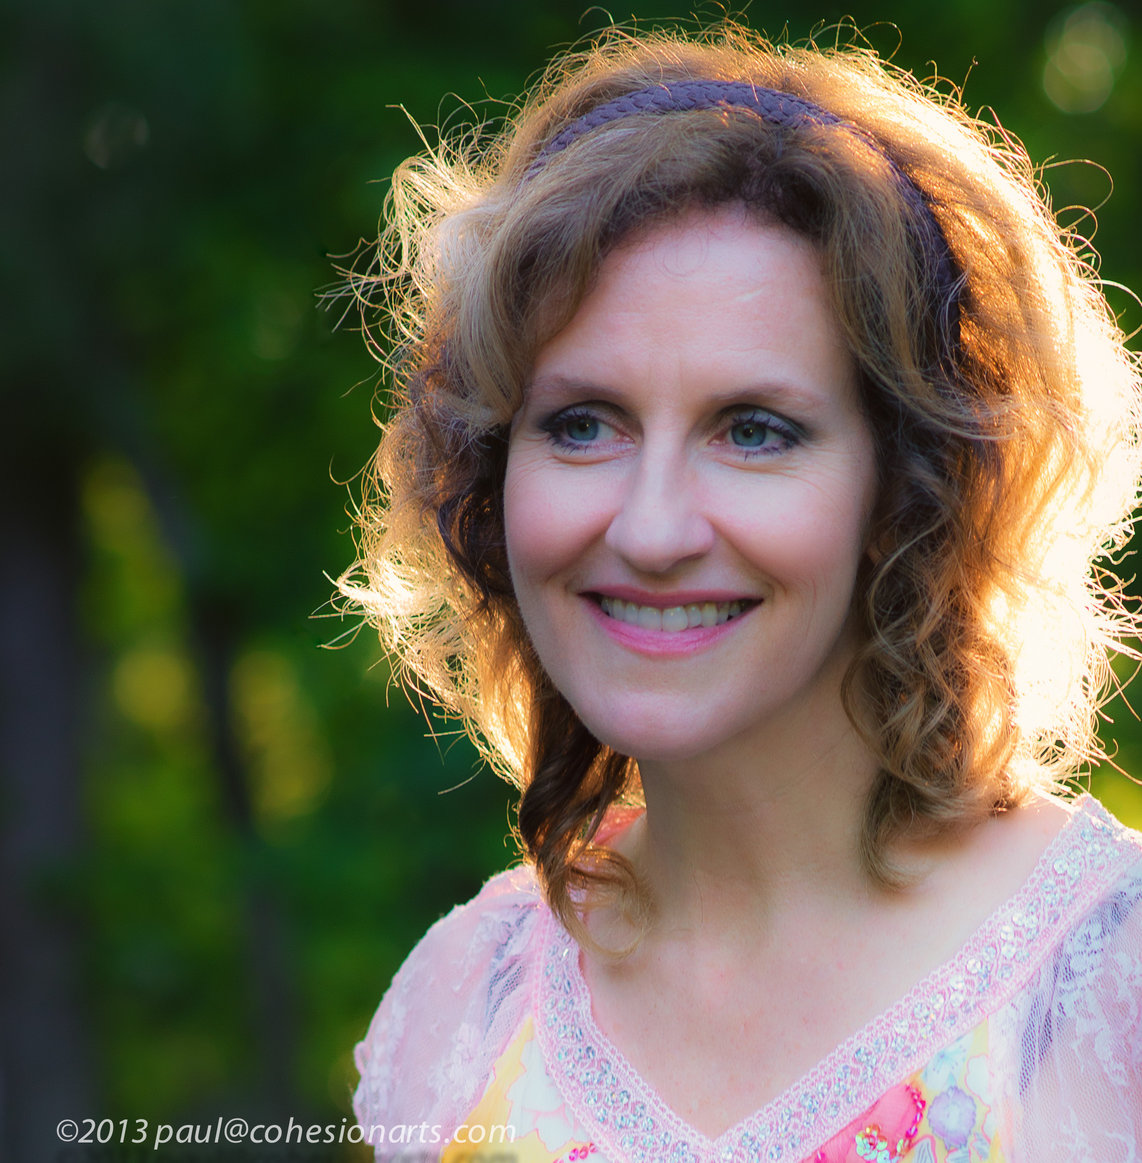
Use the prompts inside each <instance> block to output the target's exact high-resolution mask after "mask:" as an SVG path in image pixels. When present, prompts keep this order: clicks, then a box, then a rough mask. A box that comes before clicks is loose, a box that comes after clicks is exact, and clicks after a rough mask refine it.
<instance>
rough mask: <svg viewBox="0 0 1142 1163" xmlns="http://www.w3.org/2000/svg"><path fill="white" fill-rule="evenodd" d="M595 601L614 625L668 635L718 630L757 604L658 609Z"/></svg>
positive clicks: (615, 600) (695, 604)
mask: <svg viewBox="0 0 1142 1163" xmlns="http://www.w3.org/2000/svg"><path fill="white" fill-rule="evenodd" d="M596 600H597V601H598V603H599V606H600V608H601V609H602V611H603V613H604V614H606V615H607V617H608V618H614V619H615V621H616V622H625V623H626V624H627V625H628V626H638V627H639V628H640V629H642V630H664V631H666V632H667V633H668V634H680V633H681V632H682V631H683V630H694V629H696V628H697V627H699V626H705V627H710V626H721V625H722V624H723V623H725V622H729V621H731V620H732V619H734V618H738V617H740V616H741V615H742V614H744V613H745V612H746V611H747V610H750V609H752V608H753V607H754V606H756V605H757V604H758V603H757V602H755V601H749V600H745V601H734V602H688V603H687V604H686V605H684V606H667V607H666V608H665V609H660V608H659V607H658V606H640V605H638V604H637V603H636V602H624V601H623V599H622V598H608V597H602V596H599V597H597V599H596Z"/></svg>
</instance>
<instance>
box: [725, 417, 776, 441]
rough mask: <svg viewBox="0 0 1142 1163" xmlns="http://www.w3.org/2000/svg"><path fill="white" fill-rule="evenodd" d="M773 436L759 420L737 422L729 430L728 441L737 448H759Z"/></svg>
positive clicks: (770, 430) (771, 431) (767, 426)
mask: <svg viewBox="0 0 1142 1163" xmlns="http://www.w3.org/2000/svg"><path fill="white" fill-rule="evenodd" d="M772 434H773V429H772V428H770V427H769V425H768V424H763V423H762V422H761V421H760V420H754V419H750V420H739V421H738V422H737V423H736V424H734V425H733V427H731V428H730V439H731V440H732V441H733V442H734V444H736V445H737V446H738V447H739V448H760V447H761V446H762V445H763V444H764V443H765V442H766V440H767V439H768V438H769V437H770V436H771V435H772Z"/></svg>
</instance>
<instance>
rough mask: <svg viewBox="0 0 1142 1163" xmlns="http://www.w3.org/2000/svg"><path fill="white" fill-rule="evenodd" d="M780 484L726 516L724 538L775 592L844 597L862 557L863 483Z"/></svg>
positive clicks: (800, 482)
mask: <svg viewBox="0 0 1142 1163" xmlns="http://www.w3.org/2000/svg"><path fill="white" fill-rule="evenodd" d="M766 483H767V485H770V482H766ZM773 483H774V484H776V483H777V482H773ZM780 484H781V487H780V488H773V487H768V488H767V489H766V490H764V491H761V493H760V495H756V496H753V497H751V498H748V500H746V503H740V502H739V503H737V504H735V505H734V506H733V507H732V512H727V513H726V519H725V523H724V524H723V529H725V530H726V532H727V534H728V536H729V539H730V540H731V541H733V543H734V544H735V546H736V547H737V549H738V552H739V553H740V554H742V555H743V556H744V557H746V558H748V559H749V560H750V561H751V562H752V563H753V564H754V566H755V567H756V568H757V569H759V570H760V571H761V572H762V573H764V574H765V575H767V576H768V577H769V578H770V580H771V581H772V582H773V583H774V584H775V585H776V586H777V587H778V588H779V589H786V590H789V591H811V592H813V593H818V594H819V593H821V592H822V591H831V590H835V589H837V588H838V587H840V588H842V589H844V590H845V591H846V593H847V592H848V591H850V590H851V587H852V582H853V579H854V577H855V575H856V571H857V568H858V566H859V563H860V560H861V558H862V557H863V554H864V542H865V531H866V525H867V513H866V508H867V505H866V503H865V502H866V498H865V490H864V489H863V488H862V487H861V486H862V484H863V482H862V481H857V480H846V481H845V482H843V483H841V482H835V483H834V482H830V483H829V484H828V485H827V486H826V485H825V484H824V483H813V482H808V481H804V480H793V479H790V480H788V481H783V482H780ZM743 500H745V498H743Z"/></svg>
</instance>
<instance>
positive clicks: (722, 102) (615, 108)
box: [524, 81, 962, 350]
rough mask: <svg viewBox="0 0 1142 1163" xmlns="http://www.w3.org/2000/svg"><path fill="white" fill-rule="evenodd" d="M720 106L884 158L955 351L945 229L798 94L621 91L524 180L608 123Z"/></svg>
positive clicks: (560, 139) (664, 88) (906, 184)
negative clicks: (829, 135) (827, 131)
mask: <svg viewBox="0 0 1142 1163" xmlns="http://www.w3.org/2000/svg"><path fill="white" fill-rule="evenodd" d="M719 108H720V109H747V110H749V111H750V112H752V113H756V114H757V115H758V116H759V117H760V118H761V119H762V120H763V121H767V122H769V123H770V124H771V125H781V126H785V127H787V128H790V129H795V128H797V127H798V126H800V125H804V124H805V123H806V122H808V123H812V124H816V125H828V126H833V125H838V126H841V127H843V128H844V129H846V130H847V131H848V132H849V133H851V134H853V135H854V136H855V137H859V138H860V139H861V140H862V141H863V142H865V144H866V145H868V146H869V148H870V149H873V150H875V151H876V153H877V154H879V155H880V156H881V157H882V158H884V160H885V161H886V162H888V165H889V167H890V168H891V170H892V174H893V177H894V178H895V179H896V186H897V189H898V190H899V192H900V196H901V197H902V198H903V199H904V201H905V202H906V203H907V204H908V206H909V207H910V208H911V209H912V210H913V211H914V212H915V221H916V223H917V227H918V229H919V231H920V243H921V246H922V249H923V251H924V254H925V256H926V258H927V259H928V262H929V263H930V265H931V268H932V270H933V272H934V275H935V282H936V284H937V286H938V288H939V294H940V300H941V316H942V320H943V322H944V325H945V328H946V332H945V334H946V337H947V340H948V346H949V350H954V349H955V347H956V346H957V337H958V333H959V291H960V287H961V284H962V279H961V276H960V272H959V270H958V268H957V267H956V263H955V260H954V259H953V258H952V253H951V250H950V248H949V247H948V242H947V239H946V238H945V237H944V232H943V231H942V230H941V229H940V224H939V223H938V222H937V221H936V217H935V215H934V214H933V213H932V209H931V207H930V206H929V205H928V203H927V201H926V200H925V198H924V195H923V194H922V193H921V192H920V190H919V188H918V187H917V186H916V185H915V184H914V183H913V181H912V179H911V178H909V177H908V175H907V174H906V173H905V172H904V171H903V170H902V169H901V168H900V167H899V166H898V165H897V164H896V162H895V161H893V159H892V158H891V157H890V156H889V155H888V154H887V153H885V151H884V150H883V149H882V148H881V147H880V145H879V144H878V143H877V142H876V140H875V139H874V138H873V137H872V136H871V134H869V133H868V132H867V131H866V130H863V129H861V128H859V127H858V126H855V125H853V124H852V123H851V122H848V121H845V120H844V119H843V118H840V117H838V116H837V115H836V114H835V113H830V112H829V111H828V110H827V109H822V108H821V107H820V106H819V105H814V104H813V102H811V101H806V100H805V98H803V97H797V96H795V95H794V94H792V93H783V92H781V91H780V90H779V89H764V88H761V87H759V86H757V85H751V84H749V83H748V82H746V81H663V82H662V83H661V84H658V85H654V86H652V87H651V88H649V89H639V90H638V91H636V92H634V93H624V94H623V95H622V96H621V97H615V98H613V99H612V100H610V101H605V102H603V104H602V105H596V106H595V108H594V109H591V110H589V111H588V112H587V113H584V114H583V116H582V117H580V118H578V119H577V120H575V121H572V122H571V124H570V125H568V126H566V127H565V128H564V129H562V130H560V132H559V133H557V134H556V135H555V136H554V137H553V138H552V139H551V140H550V141H549V142H548V143H547V144H546V145H545V146H544V147H543V149H541V150H540V151H539V153H538V154H537V155H536V156H535V158H534V160H533V161H532V163H531V165H530V166H529V167H528V170H527V174H526V176H525V179H524V180H525V181H526V180H528V179H530V178H532V177H533V176H534V175H535V174H536V173H538V171H539V170H540V169H542V168H543V166H544V164H545V163H546V162H547V159H548V158H550V157H552V156H553V155H554V154H557V153H561V152H562V151H563V150H565V149H566V148H567V147H568V146H569V145H571V144H572V143H573V142H574V141H576V140H578V138H580V137H582V136H583V135H584V134H586V133H590V132H591V130H593V129H597V128H598V127H599V126H601V125H606V124H608V123H609V122H611V121H619V120H622V119H623V118H626V117H634V116H637V115H639V114H643V113H656V114H657V113H681V112H687V111H689V110H692V109H719Z"/></svg>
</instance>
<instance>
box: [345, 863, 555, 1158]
mask: <svg viewBox="0 0 1142 1163" xmlns="http://www.w3.org/2000/svg"><path fill="white" fill-rule="evenodd" d="M541 907H542V906H541V898H540V895H539V890H538V888H537V886H536V883H535V878H534V875H533V873H532V872H531V870H530V869H515V870H512V871H510V872H505V873H501V874H500V875H498V876H495V877H493V878H492V879H491V880H490V881H488V883H487V884H486V885H485V886H484V888H483V889H482V891H481V892H480V894H479V895H478V896H477V897H475V898H474V899H473V900H472V901H470V902H469V903H468V904H466V905H463V906H461V907H460V908H457V909H454V910H453V911H452V912H451V913H450V914H449V915H448V916H446V917H444V918H443V919H442V920H440V921H438V922H437V923H436V924H435V925H433V927H432V928H431V929H429V931H428V933H427V934H425V936H424V938H423V939H422V940H421V941H420V943H419V944H418V945H417V946H416V948H415V949H413V951H412V953H410V954H409V956H408V959H407V960H406V961H405V963H404V965H402V966H401V968H400V970H399V972H398V973H397V975H396V977H395V978H394V979H393V983H392V985H391V986H390V987H389V990H388V992H387V993H386V994H385V997H384V999H383V1000H382V1002H381V1005H380V1008H379V1009H378V1010H377V1013H376V1016H375V1017H374V1018H373V1021H372V1024H371V1025H370V1027H369V1032H368V1033H367V1034H366V1035H365V1039H364V1041H362V1042H361V1043H360V1044H359V1045H358V1046H357V1049H356V1054H355V1057H356V1062H357V1069H358V1070H359V1071H360V1074H361V1081H360V1084H359V1085H358V1087H357V1092H356V1094H355V1095H354V1098H353V1109H354V1111H355V1112H356V1115H357V1121H358V1122H359V1123H360V1124H361V1127H362V1129H363V1131H364V1134H365V1137H366V1141H368V1142H371V1143H373V1144H374V1146H375V1147H376V1148H377V1157H378V1158H382V1157H387V1156H383V1151H382V1145H381V1144H382V1142H383V1141H384V1140H385V1138H387V1137H389V1136H391V1135H392V1134H393V1133H394V1132H393V1130H392V1128H394V1127H398V1126H400V1127H422V1126H427V1128H429V1130H428V1131H427V1132H425V1133H426V1134H428V1136H429V1138H430V1139H431V1141H433V1142H440V1143H443V1142H447V1141H448V1139H450V1138H451V1136H452V1134H453V1132H454V1131H455V1129H456V1127H457V1126H458V1125H459V1124H460V1123H461V1122H462V1121H463V1119H464V1117H465V1115H466V1114H467V1112H468V1111H469V1110H470V1109H471V1108H472V1106H473V1105H474V1104H475V1102H476V1100H477V1099H478V1098H479V1096H480V1094H481V1093H482V1091H483V1088H484V1086H485V1084H486V1083H487V1080H488V1077H489V1074H490V1071H491V1067H492V1063H494V1062H495V1060H496V1058H497V1057H498V1055H499V1054H500V1052H501V1051H502V1049H503V1047H504V1045H506V1043H507V1040H508V1039H509V1038H510V1037H511V1034H512V1033H513V1032H514V1030H515V1029H516V1028H517V1027H518V1025H519V1023H520V1021H521V1020H522V1019H523V1016H524V1012H525V1009H526V1005H527V1001H528V999H529V997H530V988H529V986H530V981H531V974H532V968H533V964H534V961H535V957H536V953H535V949H534V942H533V940H532V935H533V933H534V931H535V928H536V925H535V922H536V920H537V917H538V914H539V909H540V908H541ZM381 1128H384V1129H381Z"/></svg>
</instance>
